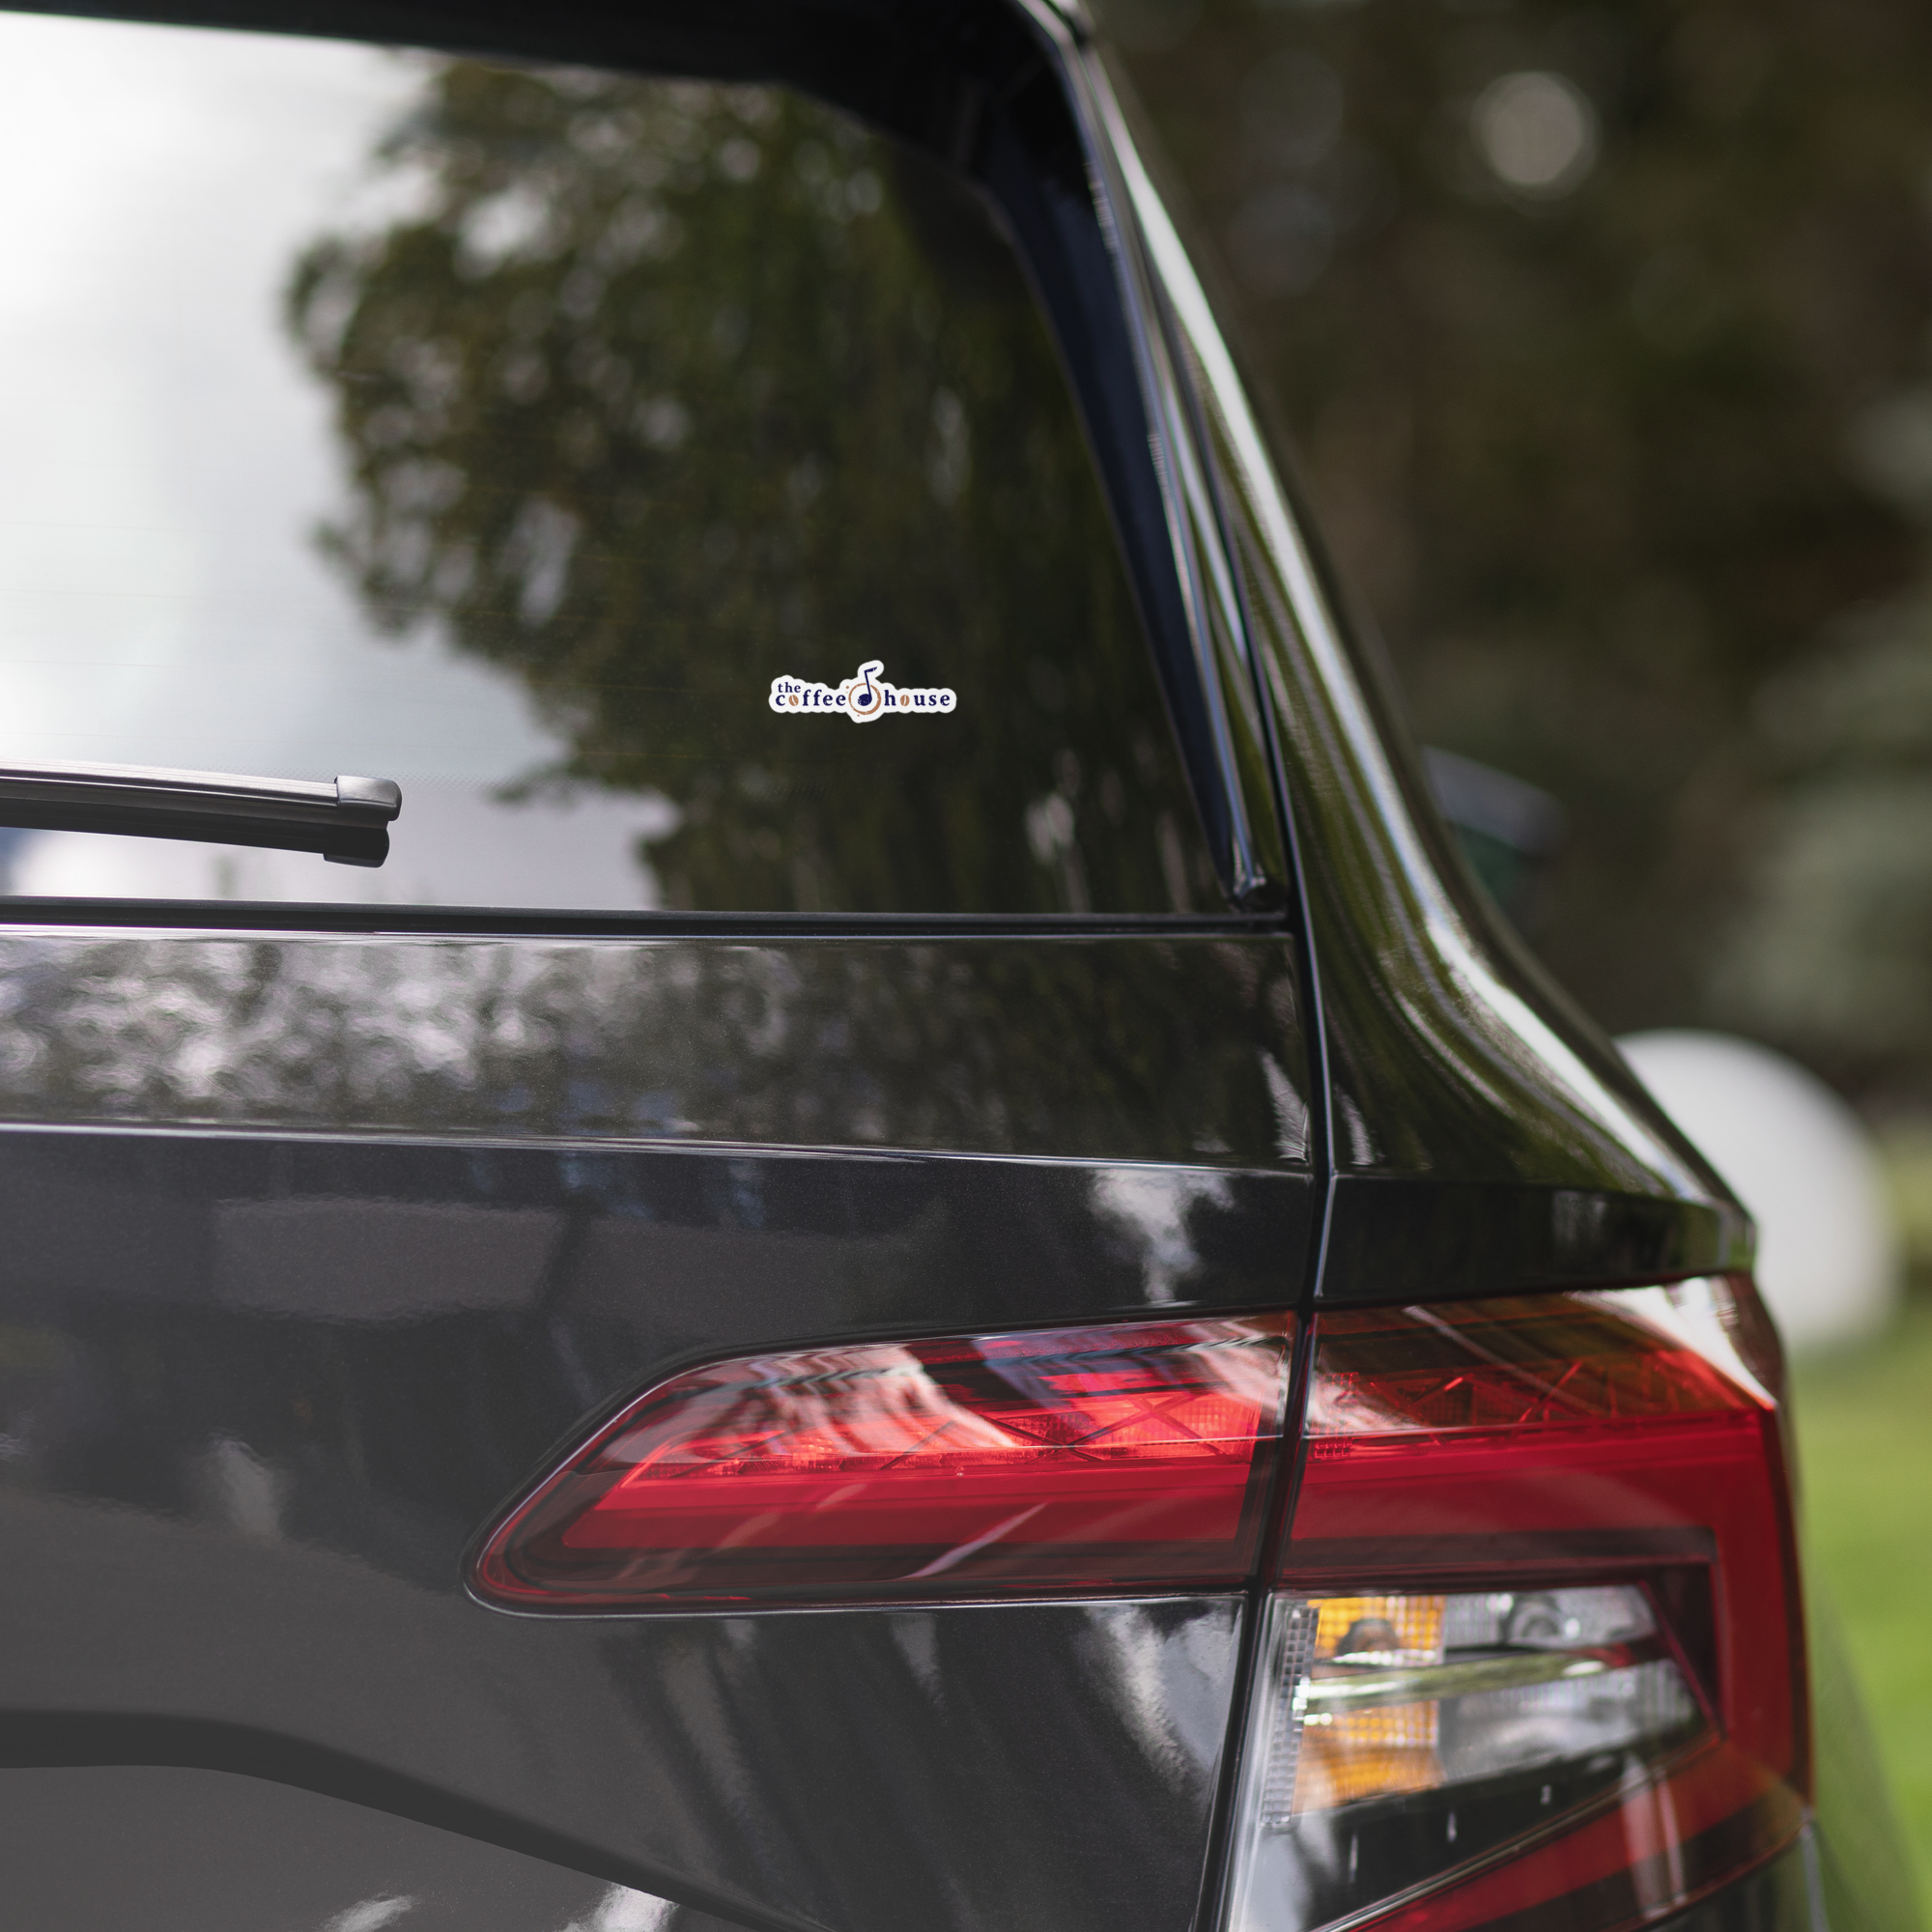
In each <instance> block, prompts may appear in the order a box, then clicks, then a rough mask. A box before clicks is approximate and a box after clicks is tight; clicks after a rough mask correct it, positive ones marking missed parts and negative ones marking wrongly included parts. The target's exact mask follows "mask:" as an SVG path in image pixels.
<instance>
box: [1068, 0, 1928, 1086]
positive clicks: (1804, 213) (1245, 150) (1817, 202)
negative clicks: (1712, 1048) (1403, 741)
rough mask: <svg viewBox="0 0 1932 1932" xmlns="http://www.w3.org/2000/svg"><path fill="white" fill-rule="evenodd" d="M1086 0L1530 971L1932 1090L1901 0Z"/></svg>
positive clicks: (1920, 408)
mask: <svg viewBox="0 0 1932 1932" xmlns="http://www.w3.org/2000/svg"><path fill="white" fill-rule="evenodd" d="M1099 4H1100V6H1101V9H1102V12H1103V17H1104V24H1105V25H1106V26H1107V28H1108V29H1109V31H1110V33H1111V34H1112V36H1113V38H1114V39H1115V41H1116V43H1117V44H1118V46H1119V49H1120V53H1119V65H1120V66H1121V68H1122V71H1123V72H1124V74H1125V76H1126V78H1127V79H1128V82H1129V84H1130V86H1131V88H1132V90H1133V91H1134V92H1135V93H1136V94H1137V96H1138V97H1139V99H1140V100H1141V102H1142V103H1143V106H1144V108H1145V110H1146V111H1147V113H1148V115H1149V116H1150V118H1151V122H1152V124H1153V126H1154V128H1155V130H1156V132H1157V134H1158V136H1159V137H1160V139H1161V142H1162V144H1163V146H1164V147H1165V149H1166V150H1167V152H1168V154H1169V156H1171V158H1172V160H1173V161H1174V163H1175V164H1176V166H1177V169H1178V173H1179V180H1180V185H1181V188H1182V190H1183V192H1184V194H1185V195H1186V196H1187V197H1188V198H1189V199H1190V200H1191V201H1192V203H1193V205H1194V207H1195V209H1196V211H1197V213H1198V214H1199V216H1200V218H1201V227H1202V230H1203V232H1204V234H1205V236H1206V238H1207V240H1208V244H1209V246H1210V248H1211V249H1213V250H1214V251H1216V252H1217V253H1218V255H1219V256H1220V258H1221V259H1222V261H1223V263H1224V264H1225V267H1226V269H1227V270H1228V274H1229V281H1230V284H1231V286H1232V288H1233V289H1234V291H1235V293H1236V297H1237V298H1238V303H1237V305H1238V306H1239V307H1240V308H1241V309H1243V310H1244V311H1245V332H1246V334H1247V338H1248V352H1249V355H1250V359H1251V361H1252V362H1253V363H1254V364H1255V366H1256V368H1257V370H1258V372H1259V374H1260V376H1261V377H1262V379H1263V381H1264V384H1265V385H1266V386H1268V387H1269V388H1271V389H1272V391H1273V393H1274V396H1275V398H1276V400H1277V403H1278V406H1279V409H1280V411H1281V412H1282V413H1283V415H1284V416H1285V418H1286V420H1287V422H1288V424H1289V425H1290V426H1291V428H1292V430H1293V435H1294V437H1295V440H1296V441H1297V442H1298V445H1299V449H1300V452H1301V456H1302V459H1303V461H1304V464H1305V467H1306V470H1307V473H1308V479H1309V482H1310V486H1311V490H1312V495H1313V497H1314V499H1315V502H1316V506H1317V509H1318V512H1319V514H1320V516H1321V521H1322V523H1323V525H1324V526H1325V528H1326V531H1327V533H1328V536H1329V538H1330V540H1331V543H1332V545H1333V547H1334V548H1335V549H1336V551H1337V552H1338V553H1339V556H1340V559H1341V561H1342V563H1343V566H1344V569H1345V574H1346V575H1347V576H1348V577H1349V578H1350V580H1351V582H1353V584H1354V585H1355V586H1356V587H1357V588H1358V590H1359V591H1360V593H1361V595H1362V596H1363V598H1364V600H1365V602H1366V604H1367V605H1368V607H1369V608H1370V609H1371V610H1372V611H1373V613H1374V615H1375V617H1376V619H1377V620H1378V623H1379V626H1380V628H1381V630H1382V631H1383V633H1384V634H1385V636H1386V638H1387V639H1388V642H1389V644H1390V646H1391V648H1392V650H1393V653H1394V655H1395V658H1396V660H1397V663H1398V666H1399V668H1400V670H1401V672H1402V674H1403V677H1404V680H1405V682H1406V687H1407V690H1408V693H1409V695H1410V699H1411V702H1412V705H1413V709H1414V712H1415V714H1416V720H1417V723H1418V725H1419V726H1420V728H1421V732H1422V735H1423V736H1424V737H1425V738H1426V739H1427V740H1428V741H1429V742H1432V743H1435V744H1439V745H1443V746H1446V747H1449V748H1450V749H1452V750H1455V751H1459V752H1462V753H1466V754H1467V755H1469V756H1472V757H1475V758H1479V759H1482V760H1485V761H1487V762H1489V763H1492V764H1493V765H1496V766H1499V767H1500V768H1502V769H1503V770H1506V771H1509V772H1513V773H1516V774H1519V775H1520V776H1521V777H1523V778H1525V779H1528V780H1530V781H1533V782H1535V783H1538V784H1540V785H1542V786H1544V787H1545V788H1546V789H1548V791H1550V792H1551V793H1553V794H1554V795H1555V796H1556V797H1557V798H1558V799H1559V800H1560V801H1561V802H1562V804H1563V805H1564V807H1565V808H1566V809H1567V810H1568V813H1569V817H1570V823H1571V827H1572V833H1571V837H1570V839H1569V843H1568V845H1567V848H1566V850H1565V851H1564V853H1563V854H1562V855H1561V856H1560V858H1559V859H1558V860H1557V862H1556V863H1555V864H1554V866H1553V867H1551V868H1550V871H1549V874H1548V878H1547V880H1546V882H1545V885H1544V890H1543V891H1542V894H1541V896H1540V902H1539V904H1538V906H1537V907H1536V909H1535V913H1534V916H1533V918H1532V919H1531V922H1530V924H1531V937H1532V939H1533V940H1534V941H1535V943H1536V944H1537V945H1538V946H1539V948H1540V949H1541V951H1542V952H1543V953H1544V954H1545V956H1546V957H1547V958H1548V961H1549V963H1550V964H1551V965H1552V966H1553V968H1554V969H1555V971H1556V972H1557V974H1558V976H1559V977H1560V978H1561V979H1562V980H1565V981H1566V982H1567V983H1568V984H1569V985H1570V987H1571V988H1572V989H1573V990H1574V991H1575V992H1576V993H1577V995H1578V996H1579V997H1581V999H1582V1000H1583V1001H1584V1003H1585V1004H1586V1005H1587V1006H1589V1007H1590V1008H1591V1009H1593V1010H1594V1011H1595V1012H1596V1013H1597V1014H1598V1016H1599V1017H1600V1018H1601V1019H1603V1020H1604V1021H1605V1023H1606V1024H1607V1025H1609V1026H1610V1027H1611V1028H1612V1030H1614V1031H1619V1032H1622V1031H1627V1030H1634V1029H1636V1028H1641V1027H1647V1026H1655V1025H1661V1024H1685V1023H1699V1022H1701V1023H1706V1024H1711V1023H1715V1024H1718V1025H1724V1026H1731V1027H1735V1028H1739V1029H1741V1030H1745V1031H1748V1032H1751V1033H1753V1034H1755V1035H1757V1036H1758V1037H1765V1038H1768V1039H1771V1040H1773V1041H1775V1042H1776V1043H1778V1044H1781V1045H1783V1046H1785V1047H1787V1048H1789V1049H1790V1050H1792V1051H1794V1052H1796V1053H1798V1054H1799V1055H1800V1056H1801V1057H1803V1058H1804V1059H1805V1060H1807V1061H1808V1062H1810V1063H1811V1064H1812V1065H1815V1066H1817V1067H1819V1068H1820V1069H1821V1070H1822V1071H1824V1072H1825V1073H1827V1074H1828V1076H1830V1077H1833V1078H1834V1079H1835V1080H1837V1081H1838V1083H1839V1084H1840V1085H1843V1086H1845V1087H1847V1088H1848V1089H1850V1090H1851V1091H1853V1092H1854V1093H1855V1094H1859V1095H1860V1096H1861V1097H1862V1098H1864V1099H1866V1100H1867V1101H1869V1102H1878V1103H1886V1102H1895V1101H1898V1100H1909V1099H1910V1098H1911V1097H1912V1096H1913V1095H1915V1094H1922V1093H1927V1092H1932V658H1928V648H1927V646H1928V643H1932V639H1928V638H1927V635H1926V633H1927V631H1928V627H1932V614H1929V613H1932V591H1928V590H1927V589H1925V588H1922V587H1920V583H1919V578H1920V572H1921V570H1922V568H1923V549H1922V542H1921V533H1922V531H1923V529H1924V527H1925V525H1926V523H1927V521H1928V520H1932V386H1928V378H1929V377H1932V362H1928V333H1927V330H1928V320H1929V319H1932V224H1928V208H1927V200H1928V193H1932V173H1928V170H1932V13H1928V12H1927V10H1925V9H1924V8H1922V7H1919V6H1916V5H1914V4H1912V0H1844V3H1843V4H1837V5H1833V6H1830V7H1824V6H1819V5H1817V4H1815V0H1767V4H1763V5H1756V6H1751V7H1745V6H1742V5H1738V4H1735V0H1629V4H1625V5H1620V6H1618V7H1616V8H1614V9H1609V8H1578V7H1577V6H1575V5H1570V4H1548V0H1517V4H1507V0H1502V3H1501V4H1493V3H1492V4H1483V0H1447V4H1445V0H1301V4H1296V0H1275V3H1274V4H1266V0H1264V3H1263V4H1257V0H1099Z"/></svg>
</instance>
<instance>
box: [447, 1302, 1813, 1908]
mask: <svg viewBox="0 0 1932 1932" xmlns="http://www.w3.org/2000/svg"><path fill="white" fill-rule="evenodd" d="M1295 1337H1296V1330H1295V1324H1294V1322H1293V1319H1292V1318H1291V1317H1289V1316H1288V1315H1287V1314H1285V1313H1282V1312H1275V1313H1269V1314H1262V1315H1255V1316H1247V1317H1222V1318H1200V1319H1189V1320H1182V1321H1158V1322H1148V1321H1137V1322H1125V1323H1107V1324H1098V1325H1094V1326H1091V1327H1084V1328H1076V1329H1057V1330H1050V1331H1038V1332H1029V1333H1018V1334H1000V1335H979V1336H966V1337H950V1338H941V1339H938V1340H915V1341H905V1342H879V1343H865V1344H857V1345H849V1346H840V1347H837V1348H827V1349H806V1350H792V1351H786V1352H783V1353H768V1354H760V1355H755V1356H742V1357H738V1358H735V1359H732V1360H729V1361H724V1362H716V1363H711V1364H708V1365H705V1366H703V1367H699V1368H695V1369H692V1370H689V1371H687V1372H685V1373H684V1374H681V1375H678V1376H675V1377H673V1378H670V1379H668V1380H667V1381H664V1382H662V1383H660V1384H658V1385H657V1386H655V1387H653V1388H651V1389H649V1390H647V1391H646V1392H645V1393H644V1394H642V1395H641V1396H639V1397H638V1398H637V1399H636V1400H634V1401H632V1402H630V1403H628V1404H626V1405H625V1406H623V1407H622V1408H620V1409H619V1410H617V1411H616V1412H615V1413H614V1414H613V1415H611V1417H610V1418H609V1419H608V1420H607V1421H606V1422H605V1423H604V1424H603V1425H602V1426H601V1427H598V1428H597V1429H595V1430H594V1431H592V1432H591V1434H590V1435H589V1436H588V1437H587V1439H586V1440H585V1441H584V1442H583V1443H582V1445H581V1446H580V1447H578V1448H577V1449H575V1450H573V1451H572V1452H571V1453H570V1454H569V1455H567V1456H566V1457H564V1458H563V1459H562V1460H561V1461H560V1462H559V1463H557V1464H556V1465H555V1466H554V1468H553V1469H552V1470H551V1471H550V1472H549V1473H548V1474H546V1475H545V1476H544V1477H543V1478H542V1479H541V1480H540V1481H538V1482H537V1483H536V1484H535V1485H534V1486H533V1487H532V1488H531V1489H530V1490H529V1491H528V1492H526V1494H525V1495H524V1496H522V1497H521V1498H520V1499H519V1500H518V1501H517V1502H516V1503H515V1504H513V1505H512V1506H511V1507H510V1508H509V1509H508V1510H507V1511H506V1512H505V1513H504V1514H503V1516H502V1517H501V1518H500V1520H498V1521H497V1523H496V1524H495V1525H494V1526H493V1527H492V1528H491V1529H490V1530H489V1531H488V1532H487V1533H486V1534H485V1535H484V1537H483V1538H482V1539H481V1540H480V1541H479V1542H478V1544H477V1545H476V1547H475V1549H474V1551H473V1553H472V1556H471V1559H470V1562H469V1567H468V1580H469V1587H470V1589H471V1591H472V1593H473V1594H474V1595H475V1596H476V1597H478V1598H479V1599H481V1600H482V1601H483V1602H484V1603H486V1604H489V1605H495V1606H497V1607H499V1608H503V1609H509V1610H518V1611H524V1612H531V1613H589V1614H601V1615H611V1614H635V1613H640V1612H653V1611H678V1610H683V1611H689V1610H702V1609H744V1608H757V1607H781V1606H783V1607H790V1606H804V1605H837V1604H854V1603H907V1602H918V1603H935V1602H945V1601H958V1600H962V1599H974V1598H980V1599H983V1598H987V1597H1002V1596H1006V1597H1011V1596H1034V1597H1037V1596H1042V1595H1054V1594H1062V1595H1077V1596H1104V1595H1124V1594H1133V1595H1144V1594H1148V1593H1150V1592H1157V1591H1180V1590H1188V1591H1203V1590H1232V1589H1237V1588H1244V1589H1246V1590H1247V1591H1249V1593H1250V1597H1251V1602H1252V1604H1253V1605H1254V1612H1255V1622H1254V1625H1253V1627H1252V1628H1253V1630H1254V1634H1255V1640H1256V1646H1257V1647H1256V1650H1255V1652H1254V1660H1255V1661H1254V1667H1253V1669H1252V1671H1251V1673H1250V1679H1249V1681H1250V1684H1251V1691H1250V1694H1249V1697H1248V1701H1247V1704H1246V1706H1245V1708H1244V1710H1243V1711H1242V1712H1241V1713H1239V1714H1237V1721H1236V1732H1237V1735H1238V1738H1239V1756H1238V1760H1237V1768H1236V1780H1235V1789H1234V1804H1233V1807H1232V1815H1231V1818H1230V1821H1229V1827H1228V1829H1229V1832H1230V1838H1229V1856H1228V1861H1227V1872H1228V1884H1227V1888H1226V1894H1225V1905H1224V1909H1223V1912H1222V1915H1221V1921H1220V1927H1221V1932H1329V1929H1330V1928H1340V1927H1344V1926H1347V1927H1350V1928H1352V1927H1354V1926H1357V1925H1374V1926H1375V1927H1377V1928H1378V1929H1379V1928H1383V1927H1386V1928H1388V1932H1469V1928H1474V1927H1476V1926H1479V1925H1481V1926H1490V1925H1492V1924H1495V1923H1497V1922H1503V1923H1507V1924H1508V1925H1509V1926H1510V1927H1511V1928H1512V1932H1542V1928H1543V1927H1545V1926H1548V1928H1549V1932H1558V1928H1561V1932H1625V1928H1629V1927H1634V1926H1637V1925H1640V1924H1642V1923H1644V1922H1645V1921H1647V1920H1650V1919H1652V1918H1658V1917H1660V1916H1662V1915H1663V1914H1666V1913H1669V1912H1673V1911H1676V1910H1679V1909H1681V1908H1682V1907H1683V1906H1685V1905H1687V1904H1689V1903H1690V1902H1692V1901H1693V1900H1694V1899H1696V1898H1697V1897H1698V1896H1700V1895H1702V1894H1703V1893H1705V1892H1708V1891H1709V1890H1711V1889H1714V1888H1716V1887H1717V1886H1718V1885H1719V1884H1721V1883H1723V1882H1725V1881H1727V1880H1729V1879H1732V1878H1735V1877H1737V1876H1739V1875H1741V1874H1742V1873H1744V1872H1746V1871H1747V1870H1749V1869H1750V1868H1751V1867H1753V1866H1754V1865H1756V1864H1758V1863H1761V1862H1762V1861H1765V1860H1767V1859H1769V1858H1770V1857H1772V1856H1774V1855H1775V1854H1776V1852H1778V1851H1779V1850H1781V1849H1782V1848H1784V1847H1785V1846H1787V1845H1789V1844H1790V1843H1791V1842H1792V1841H1793V1839H1794V1838H1795V1836H1796V1835H1797V1833H1798V1832H1799V1831H1800V1830H1801V1829H1802V1826H1803V1823H1804V1816H1805V1807H1806V1804H1807V1800H1808V1789H1807V1778H1808V1771H1807V1762H1806V1753H1807V1737H1806V1709H1807V1707H1806V1701H1805V1688H1804V1679H1803V1675H1802V1671H1803V1662H1802V1661H1803V1657H1804V1640H1803V1632H1802V1630H1801V1628H1800V1609H1799V1596H1798V1588H1797V1572H1796V1560H1795V1554H1794V1550H1793V1545H1792V1537H1791V1522H1790V1508H1789V1502H1788V1497H1787V1493H1786V1478H1785V1465H1784V1457H1783V1445H1782V1439H1781V1436H1780V1433H1779V1414H1778V1377H1779V1369H1778V1362H1777V1356H1776V1338H1775V1336H1774V1335H1773V1333H1772V1331H1771V1329H1770V1325H1769V1323H1768V1322H1767V1321H1765V1319H1764V1316H1763V1312H1762V1309H1761V1308H1760V1306H1759V1304H1758V1303H1757V1300H1756V1298H1755V1295H1754V1293H1753V1291H1752V1290H1751V1288H1750V1285H1749V1283H1748V1282H1747V1281H1745V1280H1742V1279H1731V1278H1721V1279H1719V1278H1713V1279H1707V1280H1701V1281H1693V1282H1686V1283H1680V1284H1677V1285H1675V1286H1672V1287H1668V1288H1647V1289H1630V1290H1620V1291H1615V1292H1607V1293H1547V1294H1541V1295H1533V1296H1520V1297H1515V1298H1510V1299H1498V1300H1489V1301H1475V1302H1463V1303H1449V1304H1438V1305H1433V1306H1426V1307H1406V1308H1384V1309H1370V1310H1335V1311H1322V1312H1321V1313H1319V1314H1318V1315H1317V1316H1316V1317H1315V1319H1314V1321H1313V1325H1312V1331H1311V1332H1310V1333H1308V1334H1307V1335H1306V1336H1305V1337H1304V1338H1303V1339H1304V1346H1305V1351H1306V1363H1307V1368H1306V1375H1305V1378H1304V1381H1303V1386H1304V1387H1305V1391H1306V1393H1305V1400H1304V1406H1303V1412H1302V1415H1301V1417H1300V1424H1299V1432H1298V1442H1297V1441H1296V1431H1295V1430H1294V1429H1293V1428H1291V1427H1290V1426H1289V1418H1288V1417H1287V1414H1286V1402H1285V1390H1286V1388H1287V1386H1288V1382H1289V1375H1288V1371H1289V1366H1290V1357H1291V1352H1292V1350H1293V1344H1294V1341H1295ZM1290 1448H1293V1449H1295V1451H1296V1455H1295V1457H1294V1458H1293V1459H1290V1458H1289V1456H1288V1450H1289V1449H1290ZM1278 1472H1279V1473H1280V1474H1281V1475H1282V1476H1283V1478H1284V1480H1283V1481H1282V1482H1280V1483H1277V1482H1276V1481H1275V1477H1276V1475H1277V1473H1278ZM1271 1499H1272V1500H1271ZM1271 1520H1272V1521H1276V1522H1277V1524H1278V1526H1277V1527H1276V1529H1275V1530H1274V1531H1273V1532H1272V1535H1270V1534H1269V1532H1268V1529H1267V1525H1268V1523H1269V1522H1270V1521H1271Z"/></svg>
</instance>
